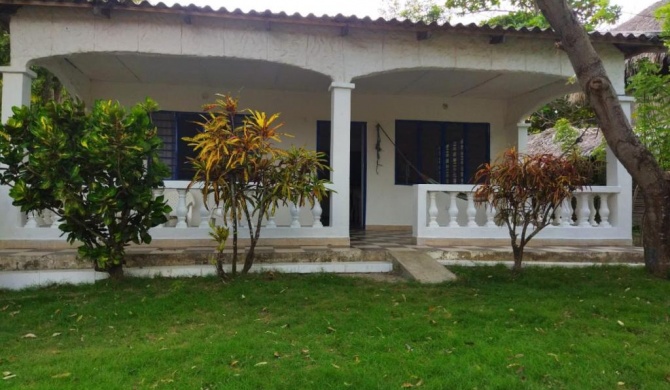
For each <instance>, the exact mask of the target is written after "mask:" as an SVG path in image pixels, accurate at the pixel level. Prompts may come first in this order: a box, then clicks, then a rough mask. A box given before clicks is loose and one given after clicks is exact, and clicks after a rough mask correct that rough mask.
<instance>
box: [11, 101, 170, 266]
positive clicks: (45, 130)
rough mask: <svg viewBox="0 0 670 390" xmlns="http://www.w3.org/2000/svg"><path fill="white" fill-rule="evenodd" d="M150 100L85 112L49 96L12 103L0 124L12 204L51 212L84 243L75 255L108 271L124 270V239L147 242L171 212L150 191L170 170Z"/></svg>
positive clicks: (107, 104) (78, 105)
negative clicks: (43, 101) (24, 104)
mask: <svg viewBox="0 0 670 390" xmlns="http://www.w3.org/2000/svg"><path fill="white" fill-rule="evenodd" d="M155 107H156V104H155V103H154V102H153V101H151V100H149V99H147V101H146V102H145V103H143V104H138V105H136V106H134V107H132V108H131V109H130V110H127V109H125V108H124V107H122V106H121V105H120V104H119V103H118V102H112V101H98V102H96V103H95V105H94V106H93V108H92V109H91V111H90V113H87V112H86V111H85V109H84V105H83V104H82V103H79V102H75V101H72V100H66V101H64V102H62V103H57V102H49V103H47V104H46V105H38V106H32V107H14V109H13V112H14V116H13V117H11V118H10V119H9V120H8V121H7V124H6V125H4V126H2V128H1V131H2V132H4V133H5V135H6V136H5V137H0V163H1V164H6V168H5V169H4V172H2V174H1V175H0V184H6V185H9V186H10V187H11V189H10V196H11V197H12V198H13V200H14V201H13V204H14V205H15V206H18V207H20V208H21V211H23V212H37V213H41V212H42V211H43V210H50V211H52V212H54V213H55V214H56V215H57V216H58V217H59V222H60V225H59V228H60V229H61V230H62V231H63V234H67V240H68V242H69V243H73V242H75V241H79V242H81V243H82V245H81V246H80V247H79V250H78V253H79V255H80V257H82V258H85V259H88V260H90V261H92V262H93V263H94V266H95V268H96V269H97V270H102V271H107V272H109V273H110V275H112V276H113V277H121V276H122V275H123V268H122V264H123V257H124V253H125V246H127V245H128V244H129V243H131V242H133V243H137V244H140V243H149V242H151V236H150V235H149V229H150V228H151V227H154V226H157V225H158V224H161V223H164V222H165V221H166V217H165V213H166V212H169V211H170V209H169V207H167V206H166V205H165V203H164V200H163V198H162V197H158V198H156V199H153V198H152V191H151V190H152V188H154V187H158V186H162V185H163V178H164V177H166V176H167V174H168V170H167V167H166V166H165V165H164V164H162V163H160V161H159V160H158V158H157V155H156V151H157V150H158V148H159V146H160V142H161V141H160V139H159V138H158V137H157V136H156V129H155V127H154V126H153V125H152V124H151V120H150V118H149V113H150V112H151V110H153V109H155Z"/></svg>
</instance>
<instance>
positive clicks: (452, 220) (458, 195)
mask: <svg viewBox="0 0 670 390" xmlns="http://www.w3.org/2000/svg"><path fill="white" fill-rule="evenodd" d="M475 189H476V187H474V186H470V185H444V184H436V185H424V184H422V185H417V186H416V191H417V196H416V198H415V199H417V200H418V202H419V203H418V204H417V205H416V210H417V213H418V214H417V216H416V220H415V223H414V227H413V231H414V235H415V237H417V238H422V237H427V238H430V239H437V238H445V239H449V238H454V239H467V238H472V239H473V240H477V239H482V238H484V239H485V238H487V237H490V238H505V239H508V238H509V233H508V232H507V228H506V227H505V226H497V225H496V223H495V210H493V209H492V208H491V205H490V204H488V203H484V204H480V203H477V202H475V201H474V191H475ZM618 193H619V188H618V187H606V186H603V187H592V188H587V189H585V190H583V191H578V192H576V193H575V194H574V197H573V199H566V200H565V201H563V203H562V204H561V205H560V206H558V207H557V208H556V209H555V210H554V212H553V215H552V216H551V218H552V221H551V223H550V225H549V226H547V227H546V228H545V229H543V231H541V232H540V233H539V234H538V237H546V238H548V239H552V240H561V239H565V240H575V239H577V240H579V239H582V240H583V239H588V238H591V239H594V240H595V239H597V237H598V236H599V235H601V234H604V235H605V237H615V236H616V237H618V236H621V237H625V232H616V233H615V232H608V233H596V231H595V230H594V232H593V233H591V234H588V233H587V234H584V233H579V231H583V230H584V229H598V231H601V228H607V227H616V225H615V224H614V222H613V221H611V220H610V202H612V203H613V202H616V200H617V194H618ZM573 202H575V204H576V207H575V208H574V209H573V206H572V205H573ZM614 207H615V206H612V208H614ZM573 216H575V217H576V221H575V222H573ZM417 241H419V240H417Z"/></svg>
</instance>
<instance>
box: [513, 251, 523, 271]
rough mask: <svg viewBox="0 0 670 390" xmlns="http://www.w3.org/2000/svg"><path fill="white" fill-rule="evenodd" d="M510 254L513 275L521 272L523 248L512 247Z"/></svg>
mask: <svg viewBox="0 0 670 390" xmlns="http://www.w3.org/2000/svg"><path fill="white" fill-rule="evenodd" d="M512 253H514V266H513V267H512V271H513V272H514V273H519V272H521V264H522V263H523V247H521V246H518V245H512Z"/></svg>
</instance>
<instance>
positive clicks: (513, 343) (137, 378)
mask: <svg viewBox="0 0 670 390" xmlns="http://www.w3.org/2000/svg"><path fill="white" fill-rule="evenodd" d="M456 273H457V274H459V276H460V277H461V280H460V281H459V282H458V283H455V284H451V285H441V286H420V285H415V284H408V283H395V284H393V283H381V282H372V281H369V280H365V279H359V278H348V277H338V276H333V275H313V276H295V275H275V276H271V275H256V276H252V277H248V278H242V279H238V280H236V281H234V282H232V283H230V284H227V285H224V284H222V283H221V282H219V281H217V280H216V279H177V280H174V279H154V280H147V279H129V280H126V281H123V282H121V283H118V284H116V283H113V282H102V283H98V284H97V285H95V286H80V287H73V286H60V287H56V286H54V287H49V288H44V289H37V290H26V291H20V292H8V291H0V373H2V372H9V373H11V374H3V375H2V376H3V377H6V376H10V378H9V379H5V380H0V387H1V388H16V389H18V388H21V389H55V388H77V389H99V388H103V389H131V388H138V389H144V388H147V389H149V388H159V389H160V388H174V389H330V388H335V389H339V388H356V389H401V388H402V387H403V385H404V386H405V387H409V385H413V386H414V387H421V388H425V389H475V388H476V389H664V388H670V382H669V381H670V348H669V346H670V322H669V321H670V319H669V316H670V294H668V292H670V285H669V284H668V282H667V281H662V280H657V279H653V278H651V277H649V276H647V275H646V274H645V273H644V271H643V270H640V269H626V268H600V269H578V270H569V269H528V270H526V271H525V273H524V275H522V276H521V277H517V278H513V277H511V275H510V273H509V271H508V270H507V269H504V268H500V267H498V268H471V269H465V268H461V269H456ZM28 333H32V334H34V335H36V336H37V337H36V338H25V337H23V336H24V335H26V334H28ZM11 375H16V376H15V377H11Z"/></svg>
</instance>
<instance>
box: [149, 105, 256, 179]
mask: <svg viewBox="0 0 670 390" xmlns="http://www.w3.org/2000/svg"><path fill="white" fill-rule="evenodd" d="M206 115H207V113H206V112H197V111H172V110H160V111H156V112H154V113H153V114H152V117H151V118H152V121H154V123H156V122H157V121H158V120H159V121H161V122H163V124H164V126H163V127H162V129H163V130H167V129H171V134H170V135H169V136H167V135H163V136H161V135H160V134H159V137H161V140H163V148H161V149H160V150H159V158H160V160H161V161H163V162H164V163H166V164H167V165H168V168H169V169H170V176H169V177H168V178H166V180H189V181H190V180H191V179H192V178H193V176H192V175H191V176H189V177H186V176H185V175H180V173H182V174H183V173H184V172H183V170H181V169H180V164H179V162H180V161H184V162H185V161H186V157H188V156H187V155H186V153H187V150H186V149H185V148H186V147H187V145H186V143H185V142H183V141H182V140H181V138H182V137H184V136H185V135H184V133H185V132H186V131H187V130H186V129H183V130H182V131H181V132H180V123H183V122H185V121H188V122H190V124H191V125H193V124H194V123H193V122H195V120H196V118H197V119H198V120H199V119H202V120H206ZM248 116H249V114H237V115H236V116H235V117H236V119H235V123H238V121H241V120H243V119H244V118H245V117H248ZM166 122H170V125H169V126H167V125H165V124H166ZM156 126H157V127H159V129H160V128H161V126H158V125H156ZM200 131H202V130H200ZM167 139H170V142H169V145H171V146H168V147H167V148H166V147H165V145H167V144H168V142H165V140H167ZM162 153H163V154H170V155H171V157H170V158H163V157H161V154H162Z"/></svg>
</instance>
